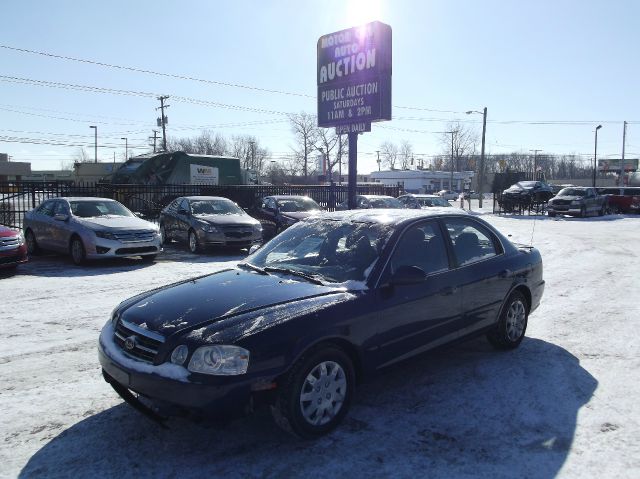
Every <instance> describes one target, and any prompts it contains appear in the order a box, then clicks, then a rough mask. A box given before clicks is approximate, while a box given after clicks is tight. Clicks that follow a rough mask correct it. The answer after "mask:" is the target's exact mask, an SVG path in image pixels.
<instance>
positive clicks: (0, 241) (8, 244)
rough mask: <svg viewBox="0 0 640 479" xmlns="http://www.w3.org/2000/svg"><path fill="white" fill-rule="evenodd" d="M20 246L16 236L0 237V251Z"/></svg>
mask: <svg viewBox="0 0 640 479" xmlns="http://www.w3.org/2000/svg"><path fill="white" fill-rule="evenodd" d="M18 246H20V239H19V238H18V237H17V236H11V237H4V238H0V251H8V250H12V249H16V248H17V247H18Z"/></svg>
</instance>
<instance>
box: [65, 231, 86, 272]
mask: <svg viewBox="0 0 640 479" xmlns="http://www.w3.org/2000/svg"><path fill="white" fill-rule="evenodd" d="M69 249H70V251H71V259H72V260H73V263H74V264H75V265H77V266H80V265H81V264H82V263H84V261H85V258H86V253H85V250H84V245H83V244H82V240H81V239H80V238H78V237H77V236H75V237H74V238H73V239H72V240H71V246H70V248H69Z"/></svg>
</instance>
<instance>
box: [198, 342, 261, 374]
mask: <svg viewBox="0 0 640 479" xmlns="http://www.w3.org/2000/svg"><path fill="white" fill-rule="evenodd" d="M248 367H249V351H247V350H246V349H244V348H241V347H238V346H226V345H216V346H202V347H199V348H198V349H196V351H195V352H194V353H193V356H191V361H189V366H188V368H187V369H188V370H189V371H191V372H193V373H203V374H212V375H214V376H236V375H238V374H244V373H246V372H247V368H248Z"/></svg>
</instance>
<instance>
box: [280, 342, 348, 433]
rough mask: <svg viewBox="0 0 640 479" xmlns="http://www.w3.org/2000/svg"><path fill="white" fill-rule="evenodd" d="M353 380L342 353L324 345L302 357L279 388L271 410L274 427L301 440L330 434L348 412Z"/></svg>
mask: <svg viewBox="0 0 640 479" xmlns="http://www.w3.org/2000/svg"><path fill="white" fill-rule="evenodd" d="M355 379H356V377H355V371H354V368H353V363H352V362H351V359H350V358H349V356H348V355H347V354H346V353H345V352H344V351H342V350H341V349H339V348H337V347H335V346H332V345H325V346H321V347H318V348H314V349H313V350H311V351H309V352H307V353H305V354H304V355H303V356H302V357H301V358H300V360H298V362H297V363H296V364H294V366H293V368H292V369H291V371H290V373H289V374H288V375H287V376H286V377H285V379H284V382H283V384H282V385H280V387H279V393H278V396H277V399H276V402H275V404H274V405H273V406H272V407H271V411H272V413H273V417H274V419H275V421H276V424H278V426H280V427H281V428H283V429H284V430H285V431H287V432H289V433H292V434H294V435H296V436H298V437H301V438H303V439H311V438H315V437H319V436H322V435H324V434H327V433H329V432H330V431H332V430H333V429H334V428H336V427H337V426H338V424H340V422H341V421H342V420H343V419H344V417H345V416H346V414H347V412H348V410H349V407H350V405H351V400H352V398H353V395H354V392H355ZM319 383H320V384H319ZM313 384H318V386H313ZM323 386H324V387H323Z"/></svg>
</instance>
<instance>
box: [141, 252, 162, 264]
mask: <svg viewBox="0 0 640 479" xmlns="http://www.w3.org/2000/svg"><path fill="white" fill-rule="evenodd" d="M156 256H158V255H157V254H146V255H144V256H140V258H142V262H143V263H153V262H154V261H155V260H156Z"/></svg>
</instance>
